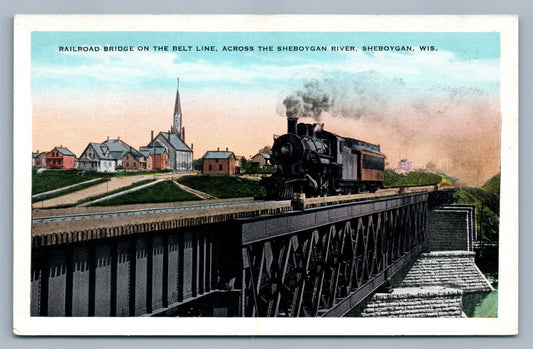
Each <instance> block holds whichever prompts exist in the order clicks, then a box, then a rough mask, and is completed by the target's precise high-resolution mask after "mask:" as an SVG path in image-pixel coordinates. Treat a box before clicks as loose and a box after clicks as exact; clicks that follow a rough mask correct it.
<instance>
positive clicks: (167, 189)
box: [95, 175, 265, 206]
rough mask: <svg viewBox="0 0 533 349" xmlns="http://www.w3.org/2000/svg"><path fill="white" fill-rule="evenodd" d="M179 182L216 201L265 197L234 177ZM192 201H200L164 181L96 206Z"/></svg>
mask: <svg viewBox="0 0 533 349" xmlns="http://www.w3.org/2000/svg"><path fill="white" fill-rule="evenodd" d="M178 182H179V183H181V184H183V185H185V186H188V187H190V188H193V189H196V190H199V191H202V192H204V193H207V194H210V195H213V196H215V197H217V198H219V199H228V198H240V197H249V196H261V195H264V194H265V192H264V189H263V188H262V187H261V186H259V182H258V181H256V180H251V179H246V178H241V177H237V176H214V175H199V176H184V177H180V178H179V179H178ZM193 200H200V199H199V198H198V197H196V196H194V195H192V194H189V193H187V192H185V191H183V190H181V189H180V188H179V187H178V186H176V185H175V184H174V183H172V182H170V181H165V182H161V183H158V184H156V185H154V186H151V187H148V188H145V189H141V190H138V191H136V192H133V193H129V194H125V195H121V196H119V197H116V198H113V199H109V200H105V201H102V202H99V203H97V204H95V205H98V206H111V205H127V204H141V203H156V202H157V203H161V202H177V201H193Z"/></svg>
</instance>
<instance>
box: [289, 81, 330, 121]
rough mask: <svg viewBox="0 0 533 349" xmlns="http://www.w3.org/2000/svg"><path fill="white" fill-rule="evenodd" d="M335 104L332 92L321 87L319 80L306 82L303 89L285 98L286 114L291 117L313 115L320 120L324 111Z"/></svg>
mask: <svg viewBox="0 0 533 349" xmlns="http://www.w3.org/2000/svg"><path fill="white" fill-rule="evenodd" d="M333 104H334V98H333V96H332V95H331V93H330V92H328V91H325V90H323V89H322V88H321V86H320V83H319V82H318V81H317V80H312V81H310V82H307V83H305V84H304V87H303V89H302V90H298V91H296V92H295V93H293V94H291V95H290V96H287V97H286V98H285V99H284V100H283V105H284V106H285V110H286V111H285V115H287V117H288V118H289V119H298V118H305V117H312V118H314V119H315V120H319V118H320V115H321V114H322V112H325V111H329V110H330V109H331V107H332V106H333Z"/></svg>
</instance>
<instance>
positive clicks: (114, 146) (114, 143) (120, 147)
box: [101, 139, 133, 153]
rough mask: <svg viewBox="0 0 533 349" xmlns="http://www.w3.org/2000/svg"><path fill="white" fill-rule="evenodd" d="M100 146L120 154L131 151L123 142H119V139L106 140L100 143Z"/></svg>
mask: <svg viewBox="0 0 533 349" xmlns="http://www.w3.org/2000/svg"><path fill="white" fill-rule="evenodd" d="M101 145H105V146H107V147H108V148H109V151H110V152H122V153H127V152H129V151H130V149H133V148H132V147H130V146H129V145H127V144H126V143H125V142H124V141H121V140H120V139H108V140H106V141H104V142H102V143H101Z"/></svg>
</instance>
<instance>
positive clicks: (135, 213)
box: [32, 199, 254, 224]
mask: <svg viewBox="0 0 533 349" xmlns="http://www.w3.org/2000/svg"><path fill="white" fill-rule="evenodd" d="M253 202H254V201H253V200H251V199H246V200H242V201H234V200H232V201H219V202H215V203H206V202H203V203H201V204H200V203H199V204H192V205H186V206H175V207H162V208H147V209H134V210H123V211H111V212H92V213H78V214H64V215H55V216H46V217H35V218H32V224H38V223H51V222H65V221H77V220H85V219H100V218H113V217H127V216H140V215H147V214H155V213H172V212H183V211H192V210H200V209H206V208H222V207H236V208H237V207H240V206H246V205H250V204H251V203H253Z"/></svg>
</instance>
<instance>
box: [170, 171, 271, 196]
mask: <svg viewBox="0 0 533 349" xmlns="http://www.w3.org/2000/svg"><path fill="white" fill-rule="evenodd" d="M178 182H179V183H181V184H183V185H186V186H188V187H191V188H193V189H196V190H199V191H202V192H204V193H208V194H210V195H213V196H215V197H217V198H219V199H227V198H242V197H249V196H263V195H266V192H265V189H264V188H263V187H261V186H260V185H259V181H256V180H252V179H247V178H242V177H237V176H216V175H199V176H184V177H180V178H179V179H178Z"/></svg>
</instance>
